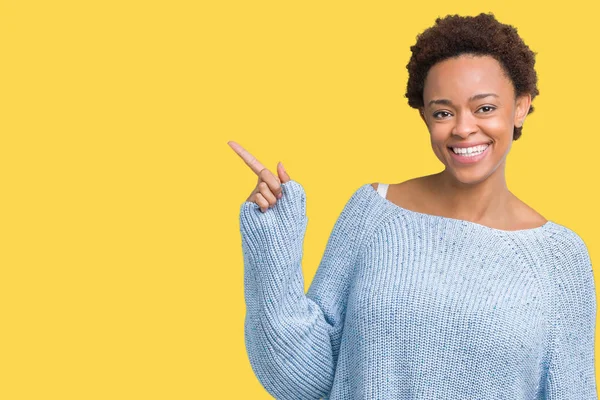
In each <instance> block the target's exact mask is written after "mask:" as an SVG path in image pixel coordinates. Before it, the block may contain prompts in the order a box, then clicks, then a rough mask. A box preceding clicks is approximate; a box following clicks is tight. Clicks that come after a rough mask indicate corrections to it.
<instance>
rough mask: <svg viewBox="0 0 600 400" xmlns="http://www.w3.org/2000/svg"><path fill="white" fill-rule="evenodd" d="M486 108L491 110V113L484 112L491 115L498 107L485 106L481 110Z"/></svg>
mask: <svg viewBox="0 0 600 400" xmlns="http://www.w3.org/2000/svg"><path fill="white" fill-rule="evenodd" d="M484 108H487V109H489V111H486V112H484V113H485V114H487V113H490V112H492V111H494V110H495V109H496V107H492V106H483V107H481V108H480V110H483V109H484Z"/></svg>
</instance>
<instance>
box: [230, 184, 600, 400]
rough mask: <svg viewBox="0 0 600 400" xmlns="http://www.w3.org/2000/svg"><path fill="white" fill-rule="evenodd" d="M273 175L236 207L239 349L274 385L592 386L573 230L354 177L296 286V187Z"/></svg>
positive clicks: (395, 389) (445, 393)
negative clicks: (454, 209)
mask: <svg viewBox="0 0 600 400" xmlns="http://www.w3.org/2000/svg"><path fill="white" fill-rule="evenodd" d="M282 188H283V197H282V198H281V199H279V200H278V201H277V204H276V205H275V206H274V207H273V208H270V209H268V210H267V212H265V213H262V212H261V211H260V208H259V206H258V205H257V204H255V203H252V202H244V203H243V204H242V206H241V210H240V230H241V237H242V249H243V255H244V268H245V269H244V285H245V289H244V295H245V301H246V306H247V309H246V320H245V341H246V349H247V352H248V357H249V360H250V364H251V366H252V369H253V371H254V373H255V374H256V376H257V378H258V379H259V381H260V382H261V384H262V385H263V386H264V388H265V389H266V390H267V391H268V392H269V393H270V394H271V395H272V396H274V397H275V398H277V399H290V400H291V399H293V400H299V399H320V398H325V399H331V400H341V399H352V400H356V399H369V400H372V399H407V400H408V399H410V400H415V399H423V400H444V399H447V400H462V399H485V400H490V399H510V400H521V399H523V400H525V399H526V400H535V399H538V400H539V399H548V400H570V399H572V400H595V399H597V398H598V397H597V391H596V379H595V368H594V331H595V321H596V293H595V287H594V278H593V273H592V266H591V261H590V257H589V253H588V250H587V247H586V245H585V243H584V242H583V241H582V239H581V238H580V237H579V236H578V235H577V234H576V233H575V232H573V231H572V230H570V229H568V228H566V227H564V226H562V225H560V224H557V223H554V222H552V221H548V222H547V223H546V224H545V225H543V226H541V227H538V228H533V229H526V230H519V231H504V230H499V229H494V228H490V227H486V226H483V225H480V224H477V223H474V222H469V221H463V220H459V219H453V218H447V217H441V216H434V215H429V214H423V213H419V212H416V211H412V210H407V209H404V208H402V207H400V206H398V205H396V204H394V203H392V202H391V201H389V200H387V199H385V198H383V197H382V196H380V195H379V194H378V193H377V192H376V191H375V190H374V189H373V187H372V186H371V185H370V184H364V185H362V186H361V187H359V188H358V189H357V190H356V191H355V192H354V193H353V194H352V196H351V198H350V199H349V201H348V202H347V204H346V205H345V207H344V208H343V210H342V212H341V214H340V215H339V217H338V219H337V221H336V223H335V225H334V227H333V231H332V233H331V236H330V238H329V240H328V242H327V246H326V248H325V251H324V254H323V258H322V260H321V262H320V264H319V267H318V269H317V272H316V274H315V277H314V279H313V281H312V283H311V285H310V288H309V290H308V292H307V293H305V292H304V278H303V274H302V266H301V261H302V252H303V242H304V234H305V231H306V225H307V222H308V218H307V216H306V196H305V192H304V189H303V187H302V186H301V185H300V184H299V183H298V182H296V181H293V180H292V181H288V182H286V183H284V184H282Z"/></svg>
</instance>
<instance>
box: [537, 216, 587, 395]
mask: <svg viewBox="0 0 600 400" xmlns="http://www.w3.org/2000/svg"><path fill="white" fill-rule="evenodd" d="M550 243H551V246H552V255H553V262H552V263H551V275H550V278H551V280H552V284H553V288H554V291H553V295H552V298H551V304H552V311H551V313H550V317H551V318H550V326H551V327H550V332H551V334H550V343H551V349H550V358H549V364H548V372H547V375H546V387H545V392H546V397H545V398H546V399H547V400H571V399H572V400H596V399H598V395H597V391H596V374H595V367H594V358H595V357H594V334H595V327H596V291H595V285H594V275H593V271H592V264H591V260H590V256H589V253H588V250H587V247H586V245H585V243H584V242H583V240H582V239H581V238H580V237H579V236H578V235H577V234H576V233H575V232H573V231H572V230H570V229H568V228H565V227H563V229H562V230H561V231H559V232H555V233H554V234H553V235H552V237H551V241H550Z"/></svg>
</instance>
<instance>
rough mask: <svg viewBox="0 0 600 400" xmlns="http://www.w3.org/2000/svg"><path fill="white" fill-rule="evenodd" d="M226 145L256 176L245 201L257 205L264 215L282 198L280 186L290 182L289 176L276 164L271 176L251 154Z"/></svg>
mask: <svg viewBox="0 0 600 400" xmlns="http://www.w3.org/2000/svg"><path fill="white" fill-rule="evenodd" d="M227 144H228V145H229V146H230V147H231V148H232V149H233V151H235V152H236V153H237V154H238V155H239V156H240V157H241V158H242V160H244V162H245V163H246V164H247V165H248V166H249V167H250V169H251V170H252V171H254V173H255V174H256V175H257V176H258V182H257V184H256V187H255V188H254V190H253V191H252V193H250V196H248V198H247V199H246V201H250V202H253V203H256V204H258V206H259V207H260V210H261V211H262V212H263V213H264V212H266V211H267V209H269V208H271V207H273V206H274V205H275V203H277V200H278V199H280V198H281V196H283V191H282V189H281V184H282V183H286V182H288V181H290V180H291V178H290V176H289V175H288V174H287V172H285V169H284V168H283V164H281V162H279V163H278V164H277V175H278V176H275V175H273V173H272V172H271V171H269V170H268V169H267V168H265V167H264V166H263V165H262V164H261V163H260V162H259V161H258V160H257V159H256V158H255V157H254V156H253V155H252V154H250V153H249V152H248V151H246V149H244V148H243V147H242V146H240V145H239V144H237V143H236V142H234V141H232V140H230V141H229V142H227Z"/></svg>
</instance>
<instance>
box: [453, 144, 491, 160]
mask: <svg viewBox="0 0 600 400" xmlns="http://www.w3.org/2000/svg"><path fill="white" fill-rule="evenodd" d="M482 144H484V145H485V144H486V143H482ZM461 147H462V146H461ZM468 147H471V146H468ZM491 148H492V145H491V144H489V145H488V146H487V147H486V148H485V150H484V151H483V152H482V153H481V154H478V155H476V156H463V155H460V154H456V153H455V152H454V151H453V150H452V148H451V147H448V152H449V153H450V156H451V157H452V159H453V160H454V161H456V162H457V163H458V164H459V165H470V164H475V163H477V162H479V161H481V160H483V159H484V158H485V156H487V154H488V153H489V152H490V149H491Z"/></svg>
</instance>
